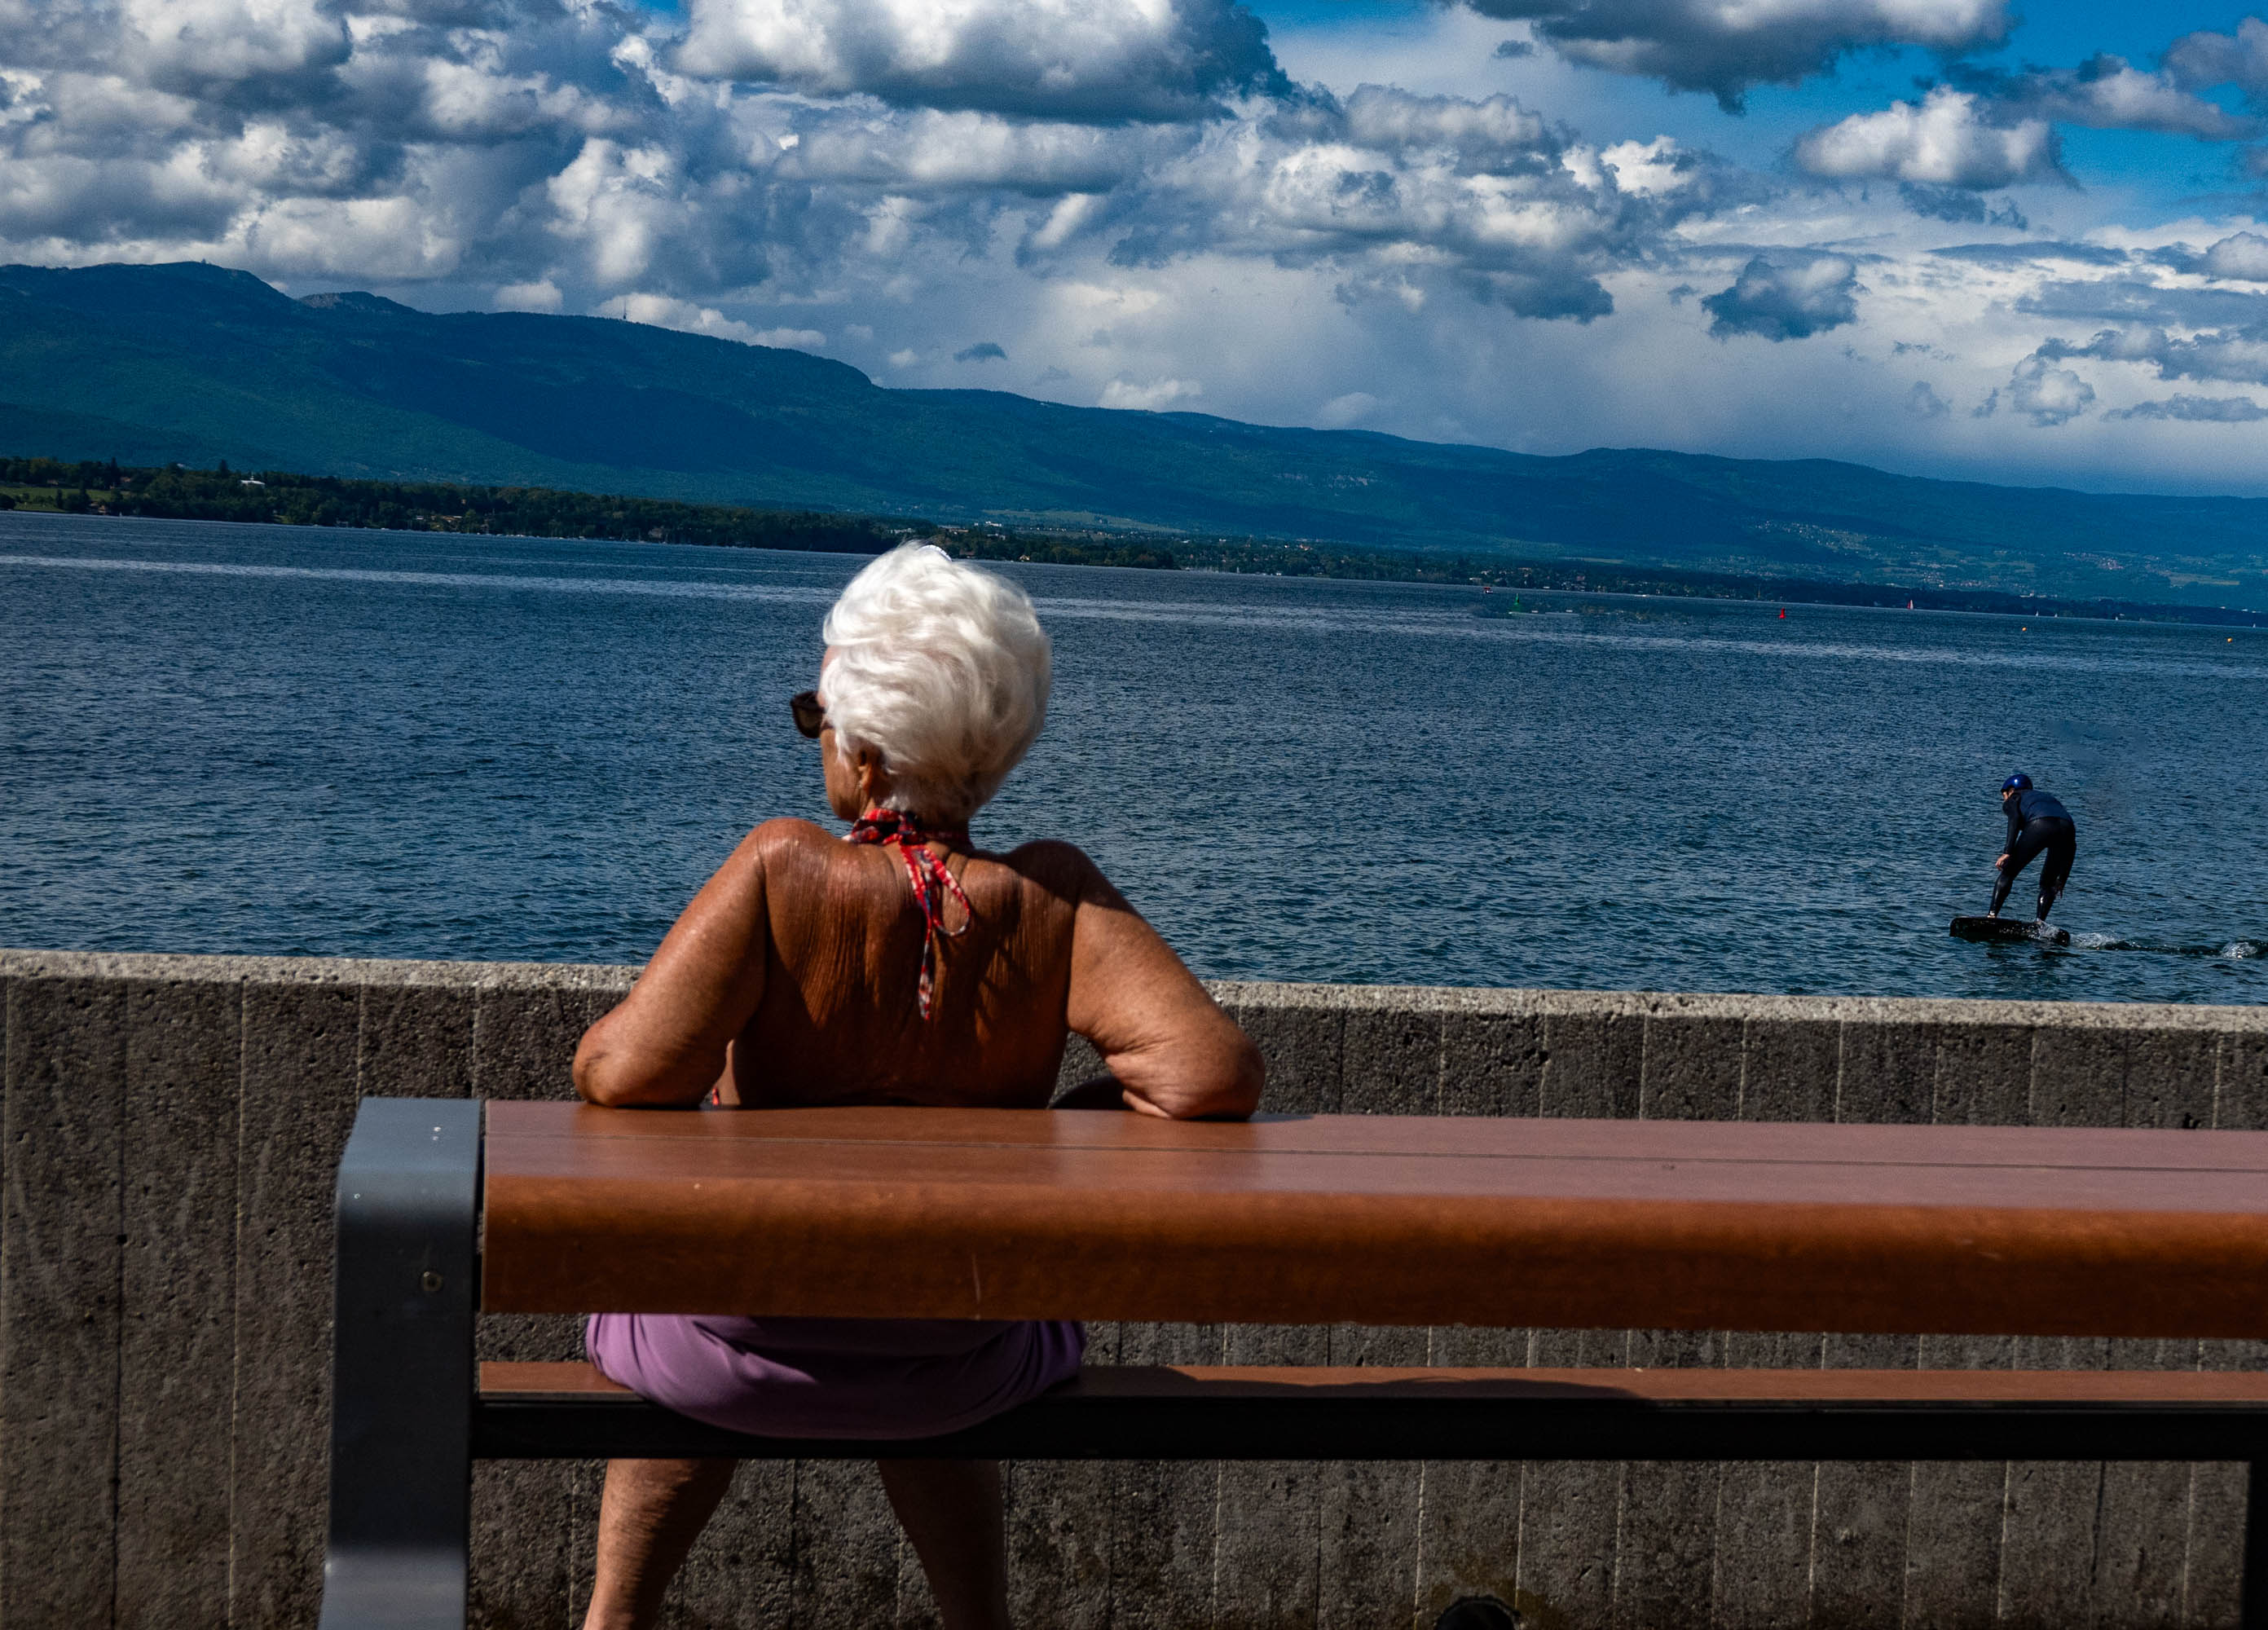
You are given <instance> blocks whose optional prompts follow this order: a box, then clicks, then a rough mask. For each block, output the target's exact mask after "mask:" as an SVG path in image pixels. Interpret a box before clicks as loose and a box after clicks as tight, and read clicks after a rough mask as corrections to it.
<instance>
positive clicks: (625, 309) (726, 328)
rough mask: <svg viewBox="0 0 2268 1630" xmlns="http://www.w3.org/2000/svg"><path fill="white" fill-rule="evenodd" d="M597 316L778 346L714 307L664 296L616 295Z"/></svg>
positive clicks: (818, 338)
mask: <svg viewBox="0 0 2268 1630" xmlns="http://www.w3.org/2000/svg"><path fill="white" fill-rule="evenodd" d="M596 314H597V315H599V316H601V317H621V318H624V319H626V320H628V321H631V322H643V323H648V324H651V325H652V327H654V328H675V329H677V330H679V331H680V332H681V333H685V334H706V335H708V336H711V337H712V338H715V339H720V340H738V341H739V342H740V343H741V344H743V345H770V344H775V343H778V342H777V341H775V340H772V339H768V338H767V337H765V336H762V335H761V334H758V333H757V332H756V331H755V329H754V328H750V327H749V326H748V325H747V323H745V322H738V321H734V320H733V319H732V318H730V317H727V316H726V315H725V313H723V312H720V311H718V310H717V309H716V308H715V307H714V306H696V305H695V304H694V303H693V302H692V301H690V300H681V299H674V298H673V297H671V296H669V295H666V294H623V295H618V296H616V297H615V299H611V300H608V302H607V303H606V304H605V305H604V306H600V308H599V310H598V312H597V313H596ZM812 338H813V340H814V342H815V343H825V339H826V336H823V335H813V336H812Z"/></svg>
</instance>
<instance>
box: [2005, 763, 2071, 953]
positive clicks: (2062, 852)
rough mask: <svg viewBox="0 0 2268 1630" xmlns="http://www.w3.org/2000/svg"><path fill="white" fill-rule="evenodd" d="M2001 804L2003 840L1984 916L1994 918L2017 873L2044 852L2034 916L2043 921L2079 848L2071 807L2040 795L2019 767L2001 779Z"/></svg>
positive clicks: (2061, 890) (2046, 795)
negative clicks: (1997, 875) (1989, 905)
mask: <svg viewBox="0 0 2268 1630" xmlns="http://www.w3.org/2000/svg"><path fill="white" fill-rule="evenodd" d="M2000 808H2001V811H2002V812H2003V813H2004V814H2006V815H2007V817H2008V838H2007V843H2005V844H2004V845H2001V854H2000V858H1999V859H1997V860H1995V861H1994V862H1992V864H1993V865H1995V866H1997V867H1999V868H2000V881H1999V882H1998V883H1997V884H1995V885H1994V886H1993V889H1992V911H1991V912H1990V913H1989V915H1991V916H1993V917H1998V916H1999V914H2000V907H2001V906H2002V905H2003V904H2005V903H2006V902H2007V898H2008V890H2009V889H2013V888H2014V887H2015V884H2016V874H2018V873H2019V872H2021V871H2022V870H2023V869H2024V868H2025V867H2028V866H2029V865H2030V864H2031V863H2032V857H2033V856H2034V855H2036V854H2040V853H2043V852H2044V853H2045V854H2046V856H2047V860H2046V863H2045V864H2043V866H2042V867H2040V910H2039V915H2038V917H2037V918H2035V919H2034V920H2035V921H2038V922H2045V921H2046V920H2047V915H2048V908H2049V907H2051V906H2052V905H2053V904H2055V903H2056V896H2058V895H2060V894H2061V893H2063V886H2064V884H2065V883H2066V882H2067V881H2070V878H2071V862H2072V858H2073V856H2074V855H2076V854H2077V853H2078V852H2079V828H2078V827H2077V826H2076V825H2074V824H2073V822H2072V818H2071V811H2069V810H2068V809H2066V808H2064V807H2063V806H2062V805H2061V804H2060V803H2058V802H2057V801H2056V800H2055V797H2054V796H2053V794H2051V793H2043V792H2041V791H2040V790H2039V789H2038V788H2037V787H2036V786H2034V785H2032V778H2031V777H2029V776H2028V775H2026V774H2024V773H2023V772H2022V771H2018V772H2017V773H2016V774H2014V775H2012V776H2010V777H2009V778H2007V780H2006V781H2003V782H2002V783H2000Z"/></svg>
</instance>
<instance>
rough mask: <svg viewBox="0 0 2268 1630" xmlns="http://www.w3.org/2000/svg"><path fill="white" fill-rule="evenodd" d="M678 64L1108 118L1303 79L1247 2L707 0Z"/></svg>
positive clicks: (820, 89)
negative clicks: (1279, 55) (1292, 72)
mask: <svg viewBox="0 0 2268 1630" xmlns="http://www.w3.org/2000/svg"><path fill="white" fill-rule="evenodd" d="M677 61H678V63H679V65H680V66H681V67H682V68H683V69H685V70H687V71H689V72H691V73H695V74H698V75H701V76H703V77H714V78H722V79H736V80H741V81H746V82H752V83H760V84H765V85H779V86H782V87H784V88H786V89H789V90H793V91H799V92H804V93H806V94H808V95H815V96H849V95H854V94H864V95H868V96H873V97H877V98H879V99H880V100H882V101H885V102H887V103H891V104H893V105H895V106H897V107H933V108H942V109H948V110H971V111H980V112H988V113H999V114H1015V115H1019V116H1022V117H1027V118H1047V119H1069V120H1093V121H1097V122H1103V123H1118V122H1128V121H1145V120H1146V121H1165V122H1175V121H1182V120H1189V119H1204V118H1211V117H1217V116H1219V115H1220V114H1224V113H1225V112H1226V108H1225V107H1224V106H1223V103H1224V99H1227V98H1233V97H1238V96H1256V95H1258V96H1266V95H1281V94H1284V93H1285V92H1289V91H1290V90H1291V88H1292V85H1291V81H1290V80H1289V79H1287V78H1286V77H1285V74H1284V71H1283V70H1282V69H1281V68H1279V67H1278V66H1277V63H1276V57H1275V54H1274V52H1273V51H1271V50H1270V48H1269V45H1268V29H1267V26H1266V25H1264V24H1263V23H1262V22H1261V20H1260V19H1259V18H1257V17H1255V16H1254V15H1253V14H1252V13H1251V12H1250V11H1248V10H1247V9H1246V8H1245V7H1244V6H1242V5H1241V4H1236V0H1172V3H1171V4H1163V5H1152V4H1143V3H1142V0H1087V3H1086V4H1082V5H1079V6H1076V7H1063V6H1049V5H1037V4H1031V0H976V3H974V4H961V5H958V6H954V7H951V8H939V7H935V6H924V5H917V4H902V3H901V0H695V4H693V7H692V27H691V29H690V31H689V33H688V34H687V37H686V40H685V43H684V45H683V46H682V48H681V49H680V51H679V53H678V56H677Z"/></svg>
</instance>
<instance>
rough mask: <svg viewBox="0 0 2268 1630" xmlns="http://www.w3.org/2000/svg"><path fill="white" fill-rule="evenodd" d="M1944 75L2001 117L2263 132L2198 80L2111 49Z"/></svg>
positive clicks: (2216, 137) (2210, 137)
mask: <svg viewBox="0 0 2268 1630" xmlns="http://www.w3.org/2000/svg"><path fill="white" fill-rule="evenodd" d="M1946 78H1947V80H1948V83H1949V84H1950V85H1953V86H1954V87H1955V88H1956V89H1958V90H1960V91H1962V92H1967V93H1968V94H1970V95H1973V96H1976V97H1977V98H1978V99H1980V100H1982V101H1984V102H1985V103H1987V104H1989V105H1990V106H1991V107H1992V108H1993V109H1994V110H1995V113H1996V115H1997V116H1998V117H1999V118H2000V119H2001V120H2003V121H2004V122H2014V121H2015V120H2019V119H2047V120H2051V121H2052V122H2055V123H2058V124H2077V125H2084V126H2086V127H2087V128H2088V129H2093V130H2151V131H2155V132H2157V133H2158V134H2161V135H2166V136H2195V137H2197V138H2198V140H2200V141H2214V142H2227V141H2242V140H2245V139H2247V138H2249V137H2251V136H2257V135H2258V134H2259V133H2260V122H2259V121H2258V120H2257V119H2248V118H2241V117H2239V116H2237V115H2236V114H2231V113H2229V112H2228V111H2227V110H2226V109H2224V108H2222V107H2219V106H2218V105H2217V104H2215V103H2213V102H2211V101H2208V100H2206V99H2205V98H2204V97H2202V96H2199V95H2198V94H2197V93H2196V92H2195V89H2194V88H2193V82H2190V81H2185V80H2184V79H2183V77H2180V76H2177V75H2176V74H2174V73H2172V72H2170V71H2163V72H2158V73H2152V72H2149V71H2147V70H2144V69H2139V68H2136V67H2134V66H2132V64H2131V63H2128V62H2127V61H2126V59H2125V58H2124V57H2123V56H2113V55H2110V53H2109V52H2107V51H2106V52H2100V53H2098V54H2096V55H2094V56H2091V57H2089V58H2088V60H2087V61H2085V62H2083V63H2080V65H2079V66H2078V67H2076V68H2066V69H2057V68H2026V69H2024V70H2021V71H2019V72H2013V73H2011V72H2007V71H2005V70H1997V69H1985V68H1978V67H1975V66H1973V65H1969V64H1963V63H1954V64H1952V65H1950V66H1949V67H1948V70H1947V73H1946Z"/></svg>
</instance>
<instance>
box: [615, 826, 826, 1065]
mask: <svg viewBox="0 0 2268 1630" xmlns="http://www.w3.org/2000/svg"><path fill="white" fill-rule="evenodd" d="M789 824H790V823H789V822H765V823H764V824H763V825H762V826H760V827H758V828H757V829H756V830H755V831H753V832H751V833H749V834H748V835H747V837H745V838H743V839H741V840H740V847H739V848H737V849H735V850H733V855H732V858H731V859H728V860H726V861H725V864H724V865H723V866H721V867H718V868H717V874H716V875H715V876H713V877H711V879H710V880H709V881H708V882H707V883H706V884H704V885H703V887H702V889H701V892H700V893H699V894H697V895H696V896H694V897H693V903H692V904H690V905H688V906H687V907H686V908H685V911H684V912H683V914H682V915H681V916H680V917H679V918H678V919H677V922H676V924H675V926H673V927H672V928H671V929H670V931H669V933H668V936H667V937H666V939H664V940H662V942H661V948H659V950H657V951H656V952H654V954H653V960H652V962H650V963H647V964H646V966H645V971H644V972H643V973H641V974H640V975H638V979H637V984H636V985H632V986H631V987H630V994H629V995H628V996H625V997H624V998H622V1001H621V1002H620V1003H619V1004H617V1005H616V1007H615V1008H614V1010H613V1011H612V1012H611V1013H609V1014H607V1015H606V1017H604V1018H603V1019H600V1021H599V1022H597V1023H596V1024H594V1025H593V1026H592V1027H591V1028H590V1029H587V1030H585V1032H584V1033H583V1042H582V1045H581V1046H579V1047H578V1048H577V1049H576V1050H575V1090H576V1091H577V1092H578V1093H580V1094H581V1095H583V1096H584V1097H585V1099H587V1100H588V1101H590V1102H591V1103H598V1104H606V1105H609V1106H615V1107H622V1106H629V1105H646V1106H655V1107H660V1106H667V1105H686V1104H694V1103H699V1102H700V1101H701V1100H702V1099H703V1098H704V1097H706V1096H707V1095H708V1094H709V1090H710V1088H712V1087H714V1086H715V1085H716V1084H717V1078H718V1076H719V1075H721V1074H722V1073H724V1069H725V1058H726V1057H727V1049H728V1048H729V1047H730V1046H731V1044H732V1040H733V1037H734V1036H738V1035H739V1034H740V1029H741V1027H742V1026H744V1025H746V1024H747V1022H748V1019H749V1017H750V1015H752V1014H755V1011H756V1007H757V1005H758V1004H759V1003H760V1002H762V1000H763V996H764V964H765V962H766V959H767V955H768V953H769V951H770V940H771V931H770V918H768V917H767V915H766V911H765V904H764V866H765V861H766V859H767V857H768V856H769V855H770V854H772V853H775V852H777V851H778V850H779V848H780V847H781V846H782V845H783V844H790V843H792V842H793V841H794V838H793V835H792V834H790V833H786V832H784V831H782V830H779V829H782V828H784V827H786V826H788V825H789Z"/></svg>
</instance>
